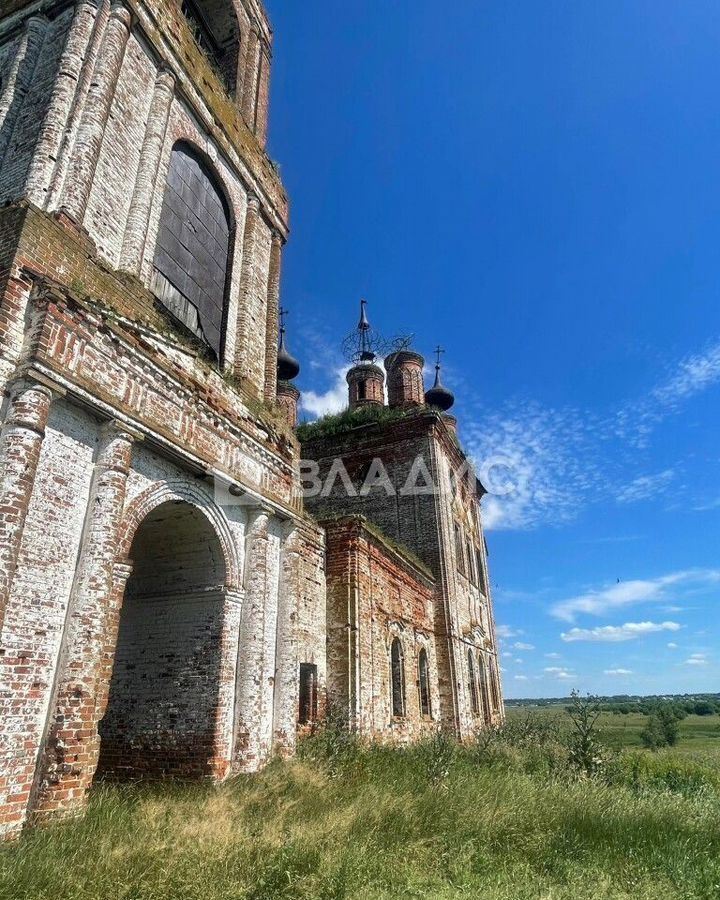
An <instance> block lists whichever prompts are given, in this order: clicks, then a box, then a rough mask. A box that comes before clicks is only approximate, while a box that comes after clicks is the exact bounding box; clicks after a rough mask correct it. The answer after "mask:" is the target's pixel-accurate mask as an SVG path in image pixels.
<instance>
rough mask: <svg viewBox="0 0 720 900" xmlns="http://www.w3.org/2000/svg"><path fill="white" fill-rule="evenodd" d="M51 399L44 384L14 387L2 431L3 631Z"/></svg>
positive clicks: (0, 610) (0, 597) (0, 578)
mask: <svg viewBox="0 0 720 900" xmlns="http://www.w3.org/2000/svg"><path fill="white" fill-rule="evenodd" d="M52 400H53V391H52V390H51V389H50V388H49V387H46V386H45V385H43V384H40V383H38V382H35V381H23V382H21V383H20V384H17V385H15V386H14V387H13V388H12V389H11V398H10V407H9V410H8V413H7V416H6V417H5V424H4V425H3V427H2V431H0V472H1V473H2V474H1V475H0V632H1V631H2V625H3V620H4V618H5V608H6V606H7V601H8V596H9V594H10V589H11V587H12V582H13V578H14V576H15V569H16V567H17V558H18V552H19V550H20V541H21V540H22V534H23V529H24V527H25V519H26V517H27V511H28V506H29V504H30V498H31V496H32V491H33V485H34V483H35V475H36V473H37V467H38V462H39V461H40V451H41V449H42V443H43V438H44V437H45V428H46V426H47V422H48V416H49V414H50V406H51V404H52Z"/></svg>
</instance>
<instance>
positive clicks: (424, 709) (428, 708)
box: [418, 648, 432, 718]
mask: <svg viewBox="0 0 720 900" xmlns="http://www.w3.org/2000/svg"><path fill="white" fill-rule="evenodd" d="M418 687H419V694H420V715H421V716H426V717H427V718H430V716H431V715H432V704H431V700H430V664H429V663H428V655H427V650H425V649H424V648H423V649H422V650H421V651H420V655H419V656H418Z"/></svg>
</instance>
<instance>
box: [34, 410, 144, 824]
mask: <svg viewBox="0 0 720 900" xmlns="http://www.w3.org/2000/svg"><path fill="white" fill-rule="evenodd" d="M133 443H134V437H133V435H131V434H130V433H128V432H127V431H125V430H124V429H122V427H118V426H117V425H116V424H115V423H111V424H110V425H108V426H106V427H105V428H104V429H103V431H102V434H101V438H100V445H99V447H98V452H97V457H96V462H95V471H94V473H93V480H92V486H91V489H90V496H89V500H88V508H87V516H86V520H85V528H84V532H83V539H82V544H81V551H80V557H79V560H78V566H77V570H76V573H75V582H74V585H73V591H72V595H71V598H70V608H69V613H68V619H67V621H66V624H65V634H64V640H63V647H62V651H61V655H60V660H59V662H58V682H57V690H56V695H55V698H54V702H53V703H52V704H51V713H50V717H49V720H48V727H47V731H46V736H45V742H44V747H42V748H41V756H40V763H39V766H38V776H37V778H36V785H37V789H36V793H35V799H34V803H33V807H34V808H33V810H32V812H33V813H34V816H35V818H45V817H47V816H50V815H52V814H54V813H55V812H56V811H57V810H59V809H60V808H61V809H62V812H63V815H72V814H73V813H75V812H77V811H78V810H80V809H82V807H83V806H84V805H85V798H86V795H87V790H88V788H89V787H90V785H91V783H92V778H93V775H94V774H95V769H96V767H97V761H98V754H99V748H100V741H99V737H98V733H97V724H98V720H99V717H100V716H99V713H100V710H101V708H102V706H103V703H102V699H101V696H102V697H104V696H105V695H106V693H107V685H105V684H104V680H105V679H109V677H110V674H111V670H112V665H111V664H110V665H109V666H108V662H110V660H109V658H108V654H107V649H108V643H109V641H108V631H109V630H115V631H116V626H114V624H113V623H114V619H115V618H116V617H117V616H116V610H115V607H116V606H117V610H118V611H119V607H120V605H121V598H119V599H120V603H118V602H117V600H118V598H117V597H116V596H115V592H114V591H113V582H114V578H116V576H117V572H116V571H115V556H116V553H117V545H118V537H119V527H120V522H121V517H122V511H123V505H124V502H125V489H126V485H127V478H128V473H129V471H130V464H131V459H132V447H133ZM115 587H116V588H117V585H115ZM113 599H114V600H115V602H114V603H113Z"/></svg>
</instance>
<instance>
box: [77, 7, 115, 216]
mask: <svg viewBox="0 0 720 900" xmlns="http://www.w3.org/2000/svg"><path fill="white" fill-rule="evenodd" d="M131 19H132V16H131V14H130V10H128V9H127V8H126V7H125V6H124V4H123V3H122V2H120V0H116V2H114V3H113V5H112V9H111V12H110V18H109V20H108V23H107V26H106V28H105V34H104V35H103V41H102V45H101V47H100V50H99V52H98V58H97V61H96V64H95V71H94V73H93V79H92V82H91V84H90V90H89V91H88V96H87V101H86V103H85V109H84V112H83V116H82V119H81V121H80V125H79V127H78V134H77V138H76V141H75V146H74V148H73V153H72V157H71V159H70V165H69V167H68V172H67V177H66V179H65V189H64V193H63V201H62V207H63V208H64V209H65V211H66V212H67V214H68V215H69V216H70V218H72V219H73V220H74V221H75V222H77V223H79V224H82V221H83V219H84V218H85V210H86V209H87V204H88V200H89V198H90V191H91V189H92V183H93V179H94V177H95V170H96V168H97V163H98V157H99V156H100V148H101V146H102V139H103V134H104V132H105V126H106V124H107V120H108V115H109V114H110V106H111V104H112V101H113V97H114V96H115V87H116V85H117V80H118V77H119V75H120V69H121V67H122V62H123V59H124V57H125V48H126V46H127V42H128V38H129V36H130V22H131Z"/></svg>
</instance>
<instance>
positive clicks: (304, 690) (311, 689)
mask: <svg viewBox="0 0 720 900" xmlns="http://www.w3.org/2000/svg"><path fill="white" fill-rule="evenodd" d="M317 716H318V684H317V666H314V665H311V664H310V663H301V664H300V709H299V714H298V722H299V723H300V724H301V725H307V724H309V723H310V722H316V721H317Z"/></svg>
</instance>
